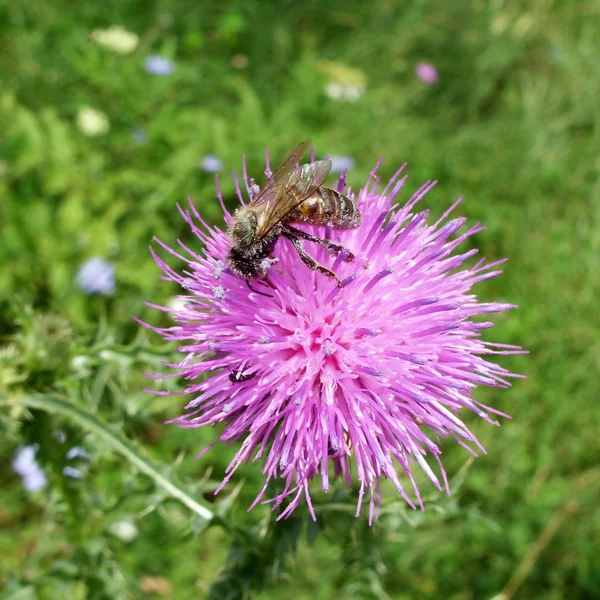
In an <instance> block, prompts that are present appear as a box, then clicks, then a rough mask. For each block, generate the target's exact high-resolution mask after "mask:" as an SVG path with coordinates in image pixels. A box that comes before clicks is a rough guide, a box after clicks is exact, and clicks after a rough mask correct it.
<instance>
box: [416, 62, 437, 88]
mask: <svg viewBox="0 0 600 600" xmlns="http://www.w3.org/2000/svg"><path fill="white" fill-rule="evenodd" d="M415 75H416V76H417V77H418V78H419V79H420V80H421V81H422V82H423V83H429V84H433V83H435V82H436V81H437V80H438V77H439V75H438V71H437V69H436V68H435V67H434V66H433V65H432V64H430V63H427V62H420V63H418V64H417V65H416V66H415Z"/></svg>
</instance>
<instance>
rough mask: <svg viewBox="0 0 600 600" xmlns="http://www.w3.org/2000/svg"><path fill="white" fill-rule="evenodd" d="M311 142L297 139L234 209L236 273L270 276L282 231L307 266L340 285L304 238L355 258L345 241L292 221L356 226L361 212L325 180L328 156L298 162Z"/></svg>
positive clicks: (232, 264)
mask: <svg viewBox="0 0 600 600" xmlns="http://www.w3.org/2000/svg"><path fill="white" fill-rule="evenodd" d="M310 144H311V141H310V140H305V141H304V142H302V143H300V144H298V146H296V147H295V148H294V149H293V150H292V152H291V153H290V155H289V156H288V157H287V158H286V159H285V160H284V161H283V162H282V163H281V164H280V165H279V166H278V167H277V169H275V171H274V172H273V173H272V175H271V176H270V177H269V178H268V180H267V182H266V183H265V184H264V185H263V187H262V188H260V189H259V191H258V192H257V194H256V196H255V197H254V198H253V199H252V200H251V202H250V204H248V205H246V206H241V207H240V208H238V209H237V210H236V212H235V214H234V219H233V223H232V225H231V227H230V229H229V237H230V239H231V250H230V251H229V255H228V263H229V268H230V270H231V271H232V273H234V274H235V275H238V276H239V277H244V278H245V279H246V282H248V280H249V279H259V278H262V277H265V276H266V274H267V269H268V267H269V266H270V265H271V264H272V262H270V257H271V255H272V253H273V250H274V248H275V244H276V243H277V240H278V239H279V238H280V237H282V236H283V237H284V238H286V239H287V240H289V241H290V242H291V243H292V245H293V246H294V249H295V250H296V252H297V253H298V255H299V256H300V258H301V259H302V262H303V263H304V264H305V265H306V266H307V267H309V268H310V269H313V270H314V271H317V272H319V273H322V274H323V275H326V276H327V277H331V278H333V279H335V280H336V281H337V283H338V285H341V282H340V280H339V278H338V277H337V275H336V274H335V273H334V272H333V271H331V270H330V269H328V268H327V267H325V266H323V265H321V264H320V263H318V262H317V261H316V260H315V259H314V258H313V257H312V256H310V254H308V253H307V252H306V250H304V241H308V242H312V243H314V244H318V245H320V246H323V247H324V248H326V249H327V250H328V251H329V252H331V253H332V254H334V255H339V254H342V253H343V257H344V260H346V261H351V260H354V255H353V254H352V253H351V252H350V251H349V250H348V249H347V248H345V247H344V246H342V245H340V244H337V243H335V242H332V241H330V240H325V239H322V238H319V237H316V236H314V235H311V234H309V233H306V232H304V231H300V230H298V229H295V228H294V227H292V226H291V224H292V223H306V224H310V225H327V226H329V227H332V228H334V229H354V228H356V227H358V226H359V225H360V223H361V216H360V212H359V211H358V208H357V207H356V205H355V204H354V202H353V201H352V200H350V198H348V197H347V196H344V195H343V194H340V193H339V192H336V191H335V190H332V189H331V188H328V187H324V186H323V185H322V184H323V182H324V181H325V179H327V176H328V175H329V172H330V171H331V161H330V160H317V161H315V162H313V163H310V164H305V165H302V167H299V166H298V161H299V160H300V159H301V158H302V156H303V155H304V154H305V152H306V151H307V149H308V148H309V147H310ZM248 285H249V284H248Z"/></svg>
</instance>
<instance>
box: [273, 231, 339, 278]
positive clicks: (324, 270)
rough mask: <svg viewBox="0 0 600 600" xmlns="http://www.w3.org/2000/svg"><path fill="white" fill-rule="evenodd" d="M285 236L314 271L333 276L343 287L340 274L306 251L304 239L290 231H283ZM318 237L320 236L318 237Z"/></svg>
mask: <svg viewBox="0 0 600 600" xmlns="http://www.w3.org/2000/svg"><path fill="white" fill-rule="evenodd" d="M282 235H283V236H285V237H286V238H287V239H288V240H290V242H292V244H293V245H294V248H295V250H296V252H297V253H298V256H299V257H300V258H301V259H302V262H303V263H304V264H305V265H306V266H307V267H308V268H309V269H312V270H313V271H317V272H318V273H321V274H322V275H327V277H331V278H333V279H335V280H336V281H337V284H338V287H342V282H341V281H340V280H339V278H338V276H337V275H336V274H335V273H334V272H333V271H330V270H329V269H328V268H327V267H324V266H323V265H322V264H320V263H318V262H317V261H316V260H315V259H314V258H313V257H312V256H311V255H310V254H308V253H307V252H306V250H305V249H304V248H303V247H302V240H301V239H299V238H298V237H296V236H295V233H292V232H290V231H285V230H284V231H283V233H282ZM317 239H318V238H317Z"/></svg>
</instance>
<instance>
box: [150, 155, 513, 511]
mask: <svg viewBox="0 0 600 600" xmlns="http://www.w3.org/2000/svg"><path fill="white" fill-rule="evenodd" d="M403 168H404V167H403ZM403 168H402V169H400V170H399V171H398V172H397V173H396V175H395V176H394V177H393V178H392V180H391V181H390V182H389V183H388V185H387V186H386V187H385V188H384V189H383V190H381V191H380V190H379V179H378V178H376V175H375V171H376V169H377V167H376V168H375V169H374V170H373V172H372V173H371V176H370V178H369V180H368V181H367V183H366V185H365V186H364V187H363V188H362V189H361V190H360V191H359V192H358V193H356V194H355V193H353V192H352V191H351V190H345V191H344V193H345V194H347V195H348V196H349V197H351V198H353V199H354V200H355V201H356V202H357V205H358V207H359V209H360V211H361V213H362V225H361V226H360V227H359V228H358V229H355V230H346V231H340V230H333V229H328V228H326V227H316V226H306V230H307V231H310V232H313V233H315V234H318V233H320V234H321V236H322V235H323V233H325V235H326V236H327V237H329V238H330V239H332V240H334V241H336V242H339V243H341V244H343V245H345V246H346V247H347V248H348V249H349V250H350V251H351V252H353V253H354V255H355V259H354V260H353V261H351V262H346V261H344V260H343V257H337V258H336V257H333V256H331V255H329V254H327V252H326V251H325V250H324V249H322V248H320V247H311V248H310V251H311V254H312V255H313V256H315V258H316V259H317V260H318V261H319V262H321V263H322V264H324V265H325V266H327V267H328V268H330V269H332V270H333V271H335V272H336V273H337V274H338V276H339V277H340V279H341V280H342V286H341V288H339V287H338V286H337V285H336V282H335V281H334V280H332V279H331V278H328V277H326V276H324V275H321V274H319V273H316V272H315V271H312V270H310V269H308V268H307V267H306V266H305V265H304V264H302V262H301V260H300V258H299V256H298V254H297V253H296V252H295V251H294V249H293V248H292V247H291V245H290V244H289V243H287V241H286V240H284V239H281V240H279V241H278V243H277V245H276V247H275V251H274V257H275V258H276V259H277V260H276V262H275V261H272V263H273V264H272V266H271V267H270V268H269V273H268V284H265V282H263V284H262V285H261V284H260V283H259V282H255V283H254V284H253V287H254V288H255V289H254V290H251V289H249V288H248V286H247V285H246V281H245V280H244V279H241V278H239V277H237V276H235V275H233V274H232V273H231V272H230V271H229V269H228V268H227V264H226V257H227V253H228V250H229V247H230V241H229V239H228V236H227V234H226V233H225V232H224V231H223V230H221V229H219V228H216V227H211V226H209V225H207V224H206V223H205V222H204V221H203V220H202V217H201V216H200V214H199V213H198V211H197V210H196V208H195V206H194V205H193V203H192V202H191V200H190V202H189V208H188V209H184V208H181V207H179V212H180V213H181V216H182V217H183V219H184V220H185V221H186V222H187V224H188V225H189V227H190V229H191V230H192V232H193V234H194V235H195V236H196V238H197V241H198V244H197V245H196V244H194V246H193V248H190V247H188V246H186V245H185V244H184V243H183V242H181V241H178V245H179V246H180V247H181V249H182V252H181V253H179V252H176V251H175V250H173V249H171V248H169V246H167V245H166V244H164V243H163V242H161V241H159V240H155V241H156V243H157V244H158V245H159V246H160V247H162V249H163V250H165V251H166V252H167V253H169V254H171V255H173V256H175V257H176V258H177V259H179V260H181V261H183V262H184V263H185V265H186V266H185V268H184V270H183V271H182V272H181V273H180V272H178V271H177V270H175V269H173V268H172V267H171V266H169V265H168V264H167V263H166V262H165V260H163V258H161V257H159V256H158V255H157V254H156V253H155V252H154V249H151V252H152V254H153V255H154V258H155V260H156V262H157V263H158V265H159V267H160V268H161V269H162V271H163V272H164V278H165V279H168V280H171V281H173V282H175V283H177V284H178V285H179V286H181V288H182V289H183V290H184V295H182V296H181V297H182V298H183V299H184V300H185V301H186V304H185V307H184V308H178V309H172V308H171V309H170V308H168V307H158V306H155V308H159V309H160V310H163V311H166V312H169V313H171V315H172V316H173V317H174V319H175V320H176V325H175V326H172V327H168V328H166V329H160V328H156V327H153V326H151V325H148V324H146V323H142V324H143V325H145V326H146V327H149V328H150V329H153V330H154V331H156V332H158V333H160V334H161V335H162V336H163V337H164V338H165V340H172V341H176V342H178V343H179V345H180V351H181V352H183V353H184V356H183V358H182V360H181V361H180V362H179V363H178V364H174V365H168V366H169V367H171V368H173V369H174V373H170V374H166V375H150V376H149V377H152V378H154V379H162V378H168V377H183V378H185V381H186V382H188V387H187V388H186V389H185V390H184V391H183V392H181V393H187V394H191V395H192V396H193V398H192V400H191V401H190V402H189V403H188V405H187V406H186V409H187V412H186V414H184V415H183V416H181V417H177V418H175V419H173V420H172V421H171V422H173V423H176V424H178V425H179V426H180V427H185V428H197V427H203V426H206V425H215V424H218V423H221V424H223V425H224V428H223V431H222V433H221V435H220V438H219V439H220V441H221V442H224V443H232V442H241V446H240V447H239V449H238V451H237V452H236V454H235V456H234V457H233V460H232V461H231V463H230V465H229V467H228V469H227V472H226V476H225V479H224V481H223V483H222V485H221V488H222V487H223V485H225V484H226V483H227V482H228V481H229V480H230V478H231V477H232V476H233V474H234V473H235V471H236V470H237V469H238V468H239V467H240V465H241V464H242V463H244V462H248V461H251V460H253V461H254V460H258V459H262V461H263V472H264V475H265V485H264V487H263V488H262V490H261V491H260V492H259V494H258V496H257V498H256V500H255V502H254V503H253V504H252V506H254V505H255V504H256V503H257V502H258V501H260V500H261V499H262V498H263V496H264V494H265V491H266V489H267V484H268V483H269V482H270V481H272V480H275V479H280V480H282V481H283V483H282V486H283V491H282V492H281V493H280V494H279V495H277V496H276V497H275V498H272V499H270V500H265V502H272V503H273V504H274V508H275V507H278V506H280V505H281V504H282V503H283V502H284V500H285V499H288V500H289V503H288V505H287V507H286V508H285V509H284V510H283V511H282V512H281V514H280V515H279V518H285V517H287V516H289V515H290V514H291V512H292V511H293V510H294V509H295V508H296V506H297V505H298V504H299V502H300V500H301V498H302V496H304V497H305V499H306V501H307V503H308V506H309V510H310V512H311V514H312V516H313V518H315V515H314V511H313V508H312V504H311V496H310V493H309V484H310V482H311V480H312V479H313V478H315V477H317V476H318V477H320V480H321V487H322V488H323V490H324V491H326V492H327V491H328V490H329V489H330V478H332V477H333V478H338V477H341V478H342V479H343V480H344V481H345V482H346V484H347V485H348V487H350V486H351V484H352V481H353V480H354V479H357V480H358V484H359V486H360V489H359V492H358V501H357V511H356V514H357V516H358V514H359V512H360V510H361V505H362V502H363V496H364V494H365V493H366V492H369V494H370V511H369V520H370V522H371V521H372V519H373V517H374V508H375V506H377V507H379V502H380V498H381V492H380V481H381V480H382V479H389V480H391V482H392V483H393V485H394V486H395V488H396V489H397V490H398V492H399V493H400V494H401V495H402V497H403V498H404V499H405V500H406V502H407V503H408V504H409V505H410V506H411V507H413V508H415V504H419V505H420V506H421V508H423V504H422V502H421V497H420V493H419V489H418V487H417V485H416V483H415V480H414V478H413V467H414V466H415V464H418V465H419V466H420V467H421V469H423V471H424V472H425V473H426V474H427V477H428V478H429V479H430V480H431V482H432V483H433V485H434V486H435V487H436V488H438V489H442V487H445V488H446V490H447V491H448V493H449V489H448V482H447V478H446V474H445V471H444V469H443V466H442V463H441V461H440V455H441V452H442V450H441V447H440V444H439V441H440V439H441V438H448V437H452V438H454V439H455V440H456V441H457V442H458V443H459V444H460V445H462V446H464V447H466V448H467V449H469V451H470V452H472V453H473V454H475V449H474V448H479V449H480V450H481V451H484V449H483V448H482V446H481V444H480V443H479V442H478V440H477V439H476V437H475V436H474V434H473V433H472V432H471V431H469V429H468V427H467V426H466V425H465V423H464V422H463V421H462V420H461V414H460V413H461V411H462V412H464V411H465V410H466V411H471V412H474V413H475V414H476V415H478V416H479V417H481V418H482V419H484V420H485V421H487V422H488V423H490V424H493V425H498V422H497V421H496V420H495V415H500V416H503V417H507V415H505V414H503V413H501V412H500V411H498V410H496V409H494V408H491V407H488V406H484V405H482V404H481V403H480V402H479V401H477V400H476V399H475V398H474V390H475V388H476V387H477V386H478V385H485V386H494V387H499V388H504V387H509V385H510V384H509V382H508V381H507V378H510V377H517V375H512V374H511V373H509V372H508V371H507V370H506V369H505V368H503V367H500V366H498V365H496V364H494V363H493V362H490V361H489V360H487V359H488V358H490V357H491V356H492V355H494V354H519V353H523V351H522V350H521V349H520V348H519V347H517V346H509V345H503V344H493V343H489V342H485V341H482V340H481V339H480V333H481V331H482V330H484V329H487V328H489V327H491V326H492V323H490V322H488V321H481V320H478V321H474V320H472V317H477V316H481V315H486V314H488V313H495V312H501V311H504V310H507V309H510V308H513V305H510V304H501V303H481V302H478V301H477V298H476V296H475V295H474V294H473V292H472V290H471V288H472V287H473V285H474V284H476V283H478V282H481V281H484V280H486V279H490V278H492V277H495V276H496V275H498V274H500V273H501V271H499V270H497V267H498V265H500V264H501V263H503V262H504V260H499V261H495V262H491V263H488V264H485V263H484V259H481V260H479V261H478V262H477V263H475V264H474V265H473V266H471V267H465V266H464V265H465V262H466V261H467V260H468V259H470V258H471V257H473V256H474V255H475V254H476V253H477V250H476V249H471V250H468V251H464V252H462V253H459V254H456V253H455V250H456V249H457V248H458V247H459V246H460V244H462V243H463V242H464V241H465V240H466V239H467V238H469V237H470V236H472V235H474V234H475V233H478V232H480V231H482V230H483V229H484V228H483V227H481V226H480V225H479V224H475V225H473V226H471V227H470V228H469V229H467V230H466V231H464V232H463V233H460V234H458V232H459V230H460V229H461V228H462V227H463V225H464V224H465V221H466V219H464V218H455V219H452V220H448V216H449V215H450V213H451V212H452V210H454V209H455V208H456V206H457V205H458V204H459V202H460V200H459V201H457V202H455V203H454V204H453V205H452V206H451V207H450V208H449V209H448V210H447V211H446V212H445V213H444V215H443V216H442V217H441V218H440V219H439V220H438V221H436V222H435V223H433V224H428V223H427V216H428V211H427V210H425V211H422V212H416V210H415V209H416V206H417V203H418V202H419V200H420V199H421V198H422V197H423V196H424V195H425V194H426V193H427V192H428V191H429V190H430V189H431V188H432V187H433V185H434V184H435V182H427V183H426V184H425V185H423V186H422V187H421V188H419V189H418V190H417V192H416V193H415V194H414V195H413V196H412V197H411V198H410V199H409V200H408V201H407V202H406V203H405V204H404V206H396V205H393V202H394V201H395V200H396V199H397V196H398V194H399V192H400V190H401V189H402V187H403V186H404V184H405V181H406V177H402V178H401V179H399V177H400V175H401V173H402V171H403ZM269 172H270V169H269V165H268V164H267V173H269ZM236 181H237V179H236ZM244 181H245V183H246V189H247V190H248V195H249V196H250V195H251V192H250V186H249V184H248V179H247V176H246V173H245V168H244ZM236 188H237V193H238V197H239V199H240V202H243V201H244V200H243V196H242V192H241V190H240V187H239V185H237V184H236ZM344 188H345V180H344V177H343V176H342V178H341V179H340V180H339V181H338V182H337V189H338V190H339V191H340V192H341V191H342V190H344ZM217 196H218V198H219V200H220V202H221V206H222V207H223V210H224V212H225V223H226V224H227V225H230V224H231V222H232V216H231V215H230V214H229V213H228V212H227V211H226V209H225V208H224V205H223V202H222V196H221V193H220V191H217ZM324 230H325V231H324ZM455 234H458V235H456V237H454V236H455ZM311 246H312V245H311ZM307 249H308V248H307ZM266 286H268V287H266ZM150 306H154V305H150ZM154 393H157V394H161V395H171V394H172V392H165V391H155V392H154ZM207 449H208V448H207ZM207 449H206V450H207ZM206 450H205V451H206ZM427 456H430V457H433V461H434V463H435V462H437V467H438V470H439V474H436V472H435V471H434V469H433V468H432V466H431V465H430V464H429V462H428V461H427V460H426V457H427ZM352 462H354V466H352ZM430 462H431V461H430ZM409 487H412V490H413V494H412V495H413V497H414V499H415V501H413V499H412V498H411V496H410V495H409V491H408V490H407V488H409ZM221 488H219V489H221ZM376 517H377V515H375V518H376Z"/></svg>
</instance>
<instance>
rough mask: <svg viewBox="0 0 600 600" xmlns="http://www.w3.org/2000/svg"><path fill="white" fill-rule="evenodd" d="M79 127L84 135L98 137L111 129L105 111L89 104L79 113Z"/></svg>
mask: <svg viewBox="0 0 600 600" xmlns="http://www.w3.org/2000/svg"><path fill="white" fill-rule="evenodd" d="M77 127H79V130H80V131H81V133H83V134H84V135H87V136H88V137H96V136H98V135H104V134H105V133H106V132H107V131H108V130H109V129H110V123H109V122H108V117H107V116H106V115H105V114H104V113H102V112H100V111H99V110H96V109H94V108H91V107H89V106H84V107H83V108H80V109H79V112H78V113H77Z"/></svg>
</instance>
